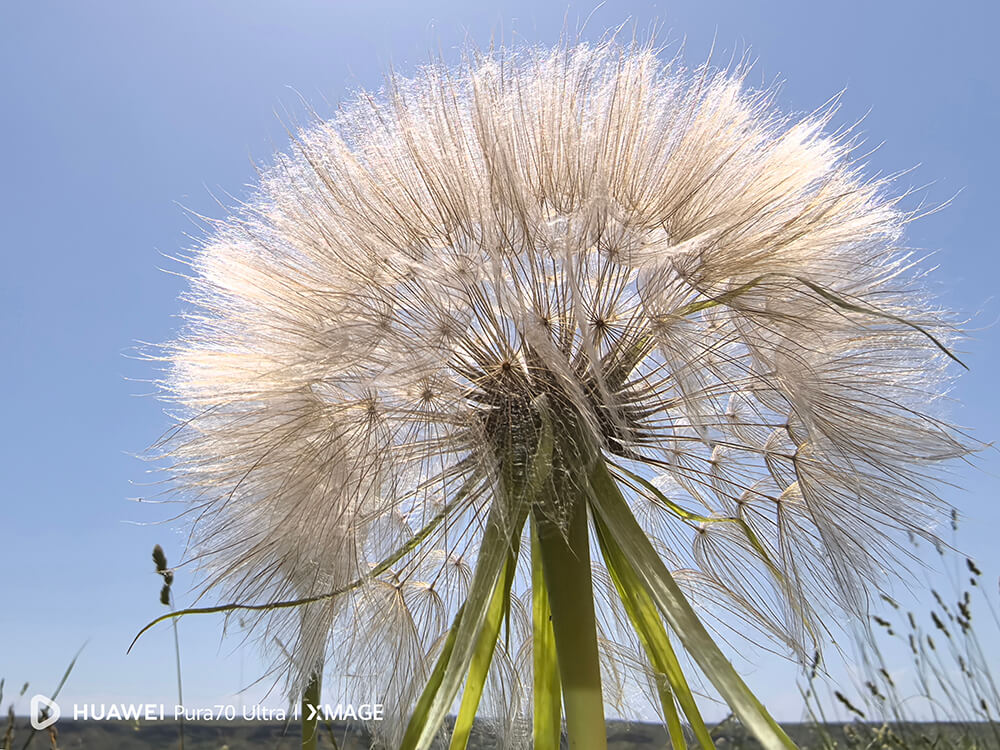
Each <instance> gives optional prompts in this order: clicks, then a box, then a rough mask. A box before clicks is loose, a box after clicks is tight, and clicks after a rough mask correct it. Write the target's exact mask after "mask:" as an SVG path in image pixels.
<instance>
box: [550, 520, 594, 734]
mask: <svg viewBox="0 0 1000 750" xmlns="http://www.w3.org/2000/svg"><path fill="white" fill-rule="evenodd" d="M536 521H537V522H538V543H539V544H538V546H539V550H540V552H541V558H542V568H543V571H544V576H545V588H546V590H547V591H548V597H549V606H550V608H551V611H552V629H553V633H554V635H555V641H556V656H557V658H558V661H559V676H560V681H561V682H562V691H563V708H564V709H565V711H566V729H567V731H568V734H569V747H570V750H606V748H607V730H606V728H605V723H604V698H603V696H602V693H601V662H600V656H599V654H598V651H597V620H596V618H595V616H594V589H593V584H592V582H591V577H590V543H589V539H588V531H587V506H586V504H585V503H583V502H578V503H576V504H575V507H574V508H573V516H572V518H571V519H570V521H569V527H568V528H566V529H562V528H561V527H560V526H559V525H557V524H554V523H552V522H551V521H549V520H548V519H546V518H544V517H543V516H542V515H541V514H536Z"/></svg>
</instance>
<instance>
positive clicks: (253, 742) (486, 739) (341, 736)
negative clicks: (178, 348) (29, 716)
mask: <svg viewBox="0 0 1000 750" xmlns="http://www.w3.org/2000/svg"><path fill="white" fill-rule="evenodd" d="M784 726H785V731H786V732H788V734H789V735H790V736H791V738H792V740H794V741H795V742H796V744H798V745H799V747H800V748H803V750H807V749H808V748H815V747H819V743H820V741H821V737H820V734H821V732H826V733H827V735H828V737H830V738H832V739H833V740H835V741H836V742H837V745H838V746H839V747H852V744H851V743H850V742H848V741H847V740H848V738H847V737H846V736H845V727H844V726H842V725H830V726H827V727H825V728H824V729H823V730H820V729H817V728H816V727H815V725H808V724H786V725H784ZM852 726H853V727H854V728H855V730H857V729H864V728H865V727H864V725H859V724H854V725H852ZM26 727H27V720H24V719H22V720H19V721H17V732H16V734H15V736H14V737H13V738H12V740H13V742H12V743H11V744H10V745H9V747H11V748H18V749H20V748H21V747H23V745H24V744H25V741H26V740H27V739H28V733H29V731H30V730H27V729H26ZM966 728H967V727H966ZM56 729H57V730H58V735H57V737H56V741H57V742H58V747H59V748H62V749H63V750H80V749H83V748H86V749H87V750H90V749H93V750H169V749H172V748H177V747H178V746H179V745H178V741H177V725H176V724H175V723H174V722H170V721H163V722H147V723H141V724H136V723H134V722H129V721H105V722H95V721H63V720H60V721H59V722H58V723H57V724H56ZM330 729H332V730H333V735H334V737H335V738H336V743H337V744H336V745H334V744H333V742H332V741H331V740H330ZM907 729H908V730H909V731H916V732H918V733H919V734H924V735H927V736H939V735H941V734H942V733H943V734H945V735H947V734H948V733H949V731H950V725H944V724H922V725H910V726H909V727H908V728H907ZM477 730H478V731H475V732H473V737H472V741H471V742H470V743H469V748H470V750H485V748H492V747H494V746H495V745H496V742H495V741H493V740H492V738H491V737H490V736H489V735H488V734H487V733H486V732H485V731H483V730H480V729H479V728H477ZM298 731H299V728H298V726H297V725H295V724H292V725H287V726H286V724H285V723H283V722H264V721H255V722H247V721H230V722H188V723H187V724H185V732H184V736H185V742H184V748H185V750H297V749H298V748H299V747H300V739H299V737H298ZM846 731H848V732H850V731H851V730H850V729H847V730H846ZM955 731H958V727H957V725H956V727H955ZM713 734H714V736H715V741H716V745H717V746H718V748H719V750H757V749H758V748H760V745H759V744H758V743H757V742H756V741H754V740H752V739H749V738H747V737H746V735H745V734H744V733H743V732H742V730H741V729H740V727H738V726H729V727H720V728H719V730H718V731H716V732H713ZM981 736H982V738H983V742H982V744H980V745H979V746H980V747H983V748H993V747H996V748H997V750H1000V744H996V743H995V742H993V741H992V740H990V739H988V738H989V737H993V736H995V735H994V734H993V730H992V729H991V728H990V727H989V726H988V725H983V726H982V735H981ZM51 742H52V738H51V737H50V735H49V732H48V731H43V732H38V733H36V735H35V737H34V739H33V741H32V743H31V747H32V748H35V749H36V750H46V749H47V748H51V747H52V744H51ZM666 743H667V737H666V734H665V733H664V731H663V728H662V727H660V726H658V725H654V724H642V723H630V724H627V723H624V722H610V723H609V724H608V748H609V750H647V749H648V750H652V749H653V748H663V747H666V746H667V745H666ZM4 744H6V743H4V737H3V736H2V734H0V747H3V746H4ZM319 745H320V747H322V748H333V747H337V748H340V749H341V750H369V748H370V746H371V745H370V740H369V737H368V735H367V734H366V733H365V732H364V731H363V730H362V729H361V728H360V727H357V726H354V727H348V726H347V725H345V724H344V723H343V722H333V724H332V725H331V726H329V727H323V728H322V735H321V737H320V743H319Z"/></svg>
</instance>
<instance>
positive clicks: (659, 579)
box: [590, 460, 795, 750]
mask: <svg viewBox="0 0 1000 750" xmlns="http://www.w3.org/2000/svg"><path fill="white" fill-rule="evenodd" d="M590 479H591V487H592V488H593V491H594V496H593V499H592V500H593V504H594V508H595V515H597V514H599V515H600V516H601V519H602V520H603V521H604V523H605V524H606V526H607V531H608V534H609V536H611V537H613V538H614V539H615V540H616V541H617V542H618V544H619V545H620V546H621V549H622V551H623V553H624V555H625V557H626V559H628V561H629V563H630V564H631V566H632V568H633V570H635V572H636V573H637V574H638V576H639V578H640V580H641V581H642V582H643V584H644V585H645V587H646V590H647V592H648V593H649V594H650V596H651V597H652V599H653V600H654V601H655V602H656V604H657V606H658V607H659V609H660V611H661V613H662V615H663V616H664V617H665V618H666V620H667V622H668V623H669V624H670V627H671V628H672V629H673V630H674V632H676V633H677V635H678V636H679V637H680V639H681V642H682V643H683V644H684V647H685V649H687V651H688V653H689V654H691V656H692V658H694V660H695V661H696V662H697V664H698V666H699V667H700V668H701V670H702V672H704V673H705V676H706V677H708V679H709V680H710V681H711V682H712V684H713V685H714V686H715V688H716V690H718V691H719V693H720V694H721V695H722V697H723V699H725V701H726V702H727V703H728V704H729V707H730V708H731V709H732V710H733V712H734V713H735V714H736V715H737V717H739V719H740V721H741V722H742V723H743V725H744V726H746V727H747V729H749V730H750V731H751V732H753V734H754V736H756V738H757V740H758V741H759V742H760V743H761V744H762V745H763V746H764V747H765V748H766V750H787V749H788V748H795V744H794V743H793V742H792V741H791V739H789V737H788V735H787V734H785V732H784V730H782V728H781V727H780V726H778V723H777V722H776V721H775V720H774V719H773V718H772V717H771V716H770V714H768V713H767V711H766V710H765V708H764V707H763V706H762V705H761V703H760V701H759V700H757V697H756V696H755V695H754V694H753V692H751V690H750V688H748V687H747V685H746V683H744V682H743V680H742V679H741V678H740V676H739V675H738V674H737V673H736V670H735V669H734V668H733V665H732V664H730V663H729V660H728V659H726V656H725V654H723V653H722V651H721V650H720V649H719V647H718V645H717V644H716V643H715V640H714V639H713V638H712V636H711V635H710V634H709V632H708V631H707V630H706V629H705V626H704V625H702V623H701V620H699V619H698V615H697V614H696V613H695V611H694V609H692V607H691V605H690V603H689V602H688V600H687V598H686V597H685V596H684V593H683V592H682V591H681V590H680V587H678V585H677V583H676V582H675V581H674V579H673V576H671V575H670V571H669V570H667V566H666V565H664V563H663V560H662V559H661V558H660V556H659V555H658V554H657V552H656V550H655V549H653V545H652V544H650V542H649V539H648V538H647V537H646V533H645V532H644V531H643V530H642V528H641V527H640V526H639V524H638V522H637V521H636V520H635V517H634V516H633V515H632V511H631V510H630V509H629V507H628V503H627V502H626V501H625V498H624V497H623V496H622V494H621V490H620V489H619V488H618V485H617V484H616V483H615V480H614V477H612V476H611V474H610V472H609V471H608V469H607V466H606V465H605V464H604V462H603V460H598V461H597V462H596V464H595V466H594V469H593V471H592V472H591V476H590Z"/></svg>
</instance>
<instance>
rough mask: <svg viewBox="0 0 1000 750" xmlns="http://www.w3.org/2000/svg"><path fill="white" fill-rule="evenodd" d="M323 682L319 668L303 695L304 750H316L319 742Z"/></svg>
mask: <svg viewBox="0 0 1000 750" xmlns="http://www.w3.org/2000/svg"><path fill="white" fill-rule="evenodd" d="M321 680H322V677H321V676H320V670H319V669H318V668H317V670H316V671H315V672H313V675H312V678H310V680H309V684H308V685H307V686H306V691H305V692H304V693H303V694H302V750H316V743H317V741H318V740H319V732H318V731H317V727H316V724H317V719H318V718H319V711H320V697H319V691H320V682H321Z"/></svg>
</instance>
